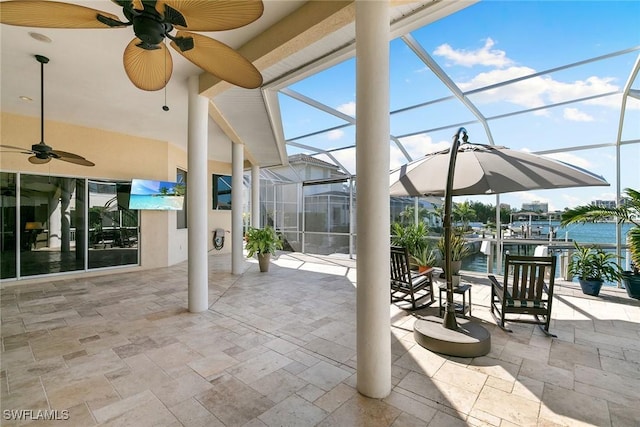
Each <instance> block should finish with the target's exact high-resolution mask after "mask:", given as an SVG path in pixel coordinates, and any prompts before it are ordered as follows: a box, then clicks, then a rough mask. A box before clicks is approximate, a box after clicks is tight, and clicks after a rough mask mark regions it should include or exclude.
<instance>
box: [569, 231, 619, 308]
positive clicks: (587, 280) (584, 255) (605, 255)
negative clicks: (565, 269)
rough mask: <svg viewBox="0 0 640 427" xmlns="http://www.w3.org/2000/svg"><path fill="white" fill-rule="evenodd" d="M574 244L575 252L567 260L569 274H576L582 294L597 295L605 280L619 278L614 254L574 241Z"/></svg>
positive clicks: (613, 280)
mask: <svg viewBox="0 0 640 427" xmlns="http://www.w3.org/2000/svg"><path fill="white" fill-rule="evenodd" d="M574 246H575V248H576V252H574V253H573V255H572V256H571V260H570V262H569V274H572V275H574V276H578V281H579V282H580V287H581V288H582V292H583V293H584V294H586V295H592V296H596V297H597V296H598V294H599V293H600V289H601V288H602V284H603V283H604V281H605V280H606V281H609V282H615V281H618V280H620V266H619V265H618V263H617V262H616V261H615V260H616V258H617V257H616V255H615V254H613V253H611V252H605V251H603V250H602V249H600V248H597V249H596V248H594V247H593V246H580V245H578V243H574Z"/></svg>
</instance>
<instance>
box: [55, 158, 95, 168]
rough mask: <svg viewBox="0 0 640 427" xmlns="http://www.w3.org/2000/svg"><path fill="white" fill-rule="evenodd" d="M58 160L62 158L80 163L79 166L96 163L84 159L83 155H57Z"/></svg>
mask: <svg viewBox="0 0 640 427" xmlns="http://www.w3.org/2000/svg"><path fill="white" fill-rule="evenodd" d="M58 160H63V161H65V162H69V163H75V164H76V165H80V166H95V165H96V164H95V163H93V162H90V161H89V160H87V159H85V158H84V157H80V156H77V158H76V157H65V156H60V157H58Z"/></svg>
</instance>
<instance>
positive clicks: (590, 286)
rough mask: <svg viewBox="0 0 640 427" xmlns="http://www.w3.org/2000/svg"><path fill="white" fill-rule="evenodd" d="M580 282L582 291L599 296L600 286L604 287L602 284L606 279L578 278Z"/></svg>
mask: <svg viewBox="0 0 640 427" xmlns="http://www.w3.org/2000/svg"><path fill="white" fill-rule="evenodd" d="M578 281H579V282H580V287H581V288H582V292H583V293H584V294H586V295H591V296H594V297H597V296H598V294H599V293H600V288H602V284H603V283H604V280H583V279H578Z"/></svg>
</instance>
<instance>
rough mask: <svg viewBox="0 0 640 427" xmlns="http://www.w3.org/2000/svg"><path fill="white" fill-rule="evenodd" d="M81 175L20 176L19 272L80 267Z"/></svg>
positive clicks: (81, 252)
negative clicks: (78, 177)
mask: <svg viewBox="0 0 640 427" xmlns="http://www.w3.org/2000/svg"><path fill="white" fill-rule="evenodd" d="M84 206H85V186H84V180H83V179H76V178H65V177H51V176H36V175H26V174H23V175H21V176H20V221H19V227H18V231H19V232H20V275H21V276H32V275H37V274H49V273H59V272H64V271H75V270H83V269H84V257H85V250H84V235H85V228H84V224H85V221H84V212H85V208H84Z"/></svg>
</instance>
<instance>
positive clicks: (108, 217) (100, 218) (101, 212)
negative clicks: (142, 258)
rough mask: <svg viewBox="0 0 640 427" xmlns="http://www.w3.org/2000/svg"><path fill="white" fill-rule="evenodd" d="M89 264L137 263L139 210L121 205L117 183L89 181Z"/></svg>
mask: <svg viewBox="0 0 640 427" xmlns="http://www.w3.org/2000/svg"><path fill="white" fill-rule="evenodd" d="M88 212H89V221H88V223H89V234H88V239H87V240H88V243H89V250H88V253H89V263H88V264H89V268H100V267H111V266H116V265H128V264H137V263H138V211H137V210H129V209H126V208H124V207H122V206H120V205H118V196H117V183H115V182H103V181H89V209H88Z"/></svg>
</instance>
